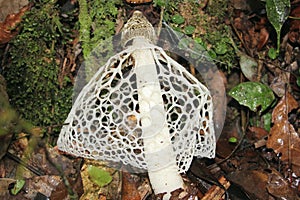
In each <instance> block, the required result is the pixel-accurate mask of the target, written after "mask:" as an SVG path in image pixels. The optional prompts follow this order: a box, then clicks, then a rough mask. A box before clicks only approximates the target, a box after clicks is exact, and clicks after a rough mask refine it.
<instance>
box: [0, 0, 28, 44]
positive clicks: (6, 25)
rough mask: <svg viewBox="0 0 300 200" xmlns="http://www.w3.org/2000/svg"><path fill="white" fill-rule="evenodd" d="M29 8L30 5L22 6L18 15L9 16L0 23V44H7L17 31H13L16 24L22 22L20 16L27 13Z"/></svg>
mask: <svg viewBox="0 0 300 200" xmlns="http://www.w3.org/2000/svg"><path fill="white" fill-rule="evenodd" d="M30 7H31V4H29V5H26V6H24V7H23V8H22V9H21V10H20V12H19V13H17V14H9V15H8V16H7V17H6V18H5V20H4V22H1V23H0V44H5V43H7V42H9V41H10V40H11V39H12V38H13V37H14V36H15V35H16V34H17V33H18V31H17V30H15V28H16V26H17V24H19V23H20V22H21V20H22V16H23V15H24V14H25V12H26V11H28V10H29V9H30Z"/></svg>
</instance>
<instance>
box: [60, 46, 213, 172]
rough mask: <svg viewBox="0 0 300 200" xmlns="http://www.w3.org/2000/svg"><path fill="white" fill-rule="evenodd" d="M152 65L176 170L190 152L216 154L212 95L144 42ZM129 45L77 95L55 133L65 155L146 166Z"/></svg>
mask: <svg viewBox="0 0 300 200" xmlns="http://www.w3.org/2000/svg"><path fill="white" fill-rule="evenodd" d="M144 48H147V49H150V50H151V51H152V54H153V57H154V59H155V62H156V65H157V73H158V77H159V81H160V85H161V91H162V98H163V100H164V108H165V110H166V116H165V118H166V120H167V123H168V128H169V130H170V137H171V141H172V144H173V149H174V152H175V154H176V162H177V166H178V167H179V172H180V173H181V172H186V171H187V170H188V168H189V166H190V164H191V161H192V159H193V156H198V157H208V158H212V157H214V156H215V135H214V128H213V120H212V119H213V116H212V110H213V105H212V98H211V96H210V92H209V91H208V89H207V88H206V87H205V86H204V85H203V84H201V83H200V82H199V81H198V80H197V79H196V78H195V77H193V76H192V75H191V74H190V73H189V72H188V71H187V70H186V69H185V68H184V67H182V66H181V65H180V64H178V63H177V62H176V61H174V60H173V59H172V58H170V57H169V56H168V55H167V54H166V53H165V52H164V51H163V50H162V49H161V48H159V47H157V46H154V45H149V46H147V47H144ZM135 50H138V49H136V48H135V47H130V48H128V49H126V50H124V51H122V52H120V53H118V54H116V55H115V56H113V57H111V59H110V60H109V61H108V62H107V63H106V65H105V66H103V67H101V68H100V69H99V71H98V72H97V73H96V74H95V75H94V76H93V78H92V79H91V80H90V81H89V83H88V84H87V85H86V86H85V87H84V88H83V89H82V91H81V92H80V94H79V96H78V97H77V99H76V101H75V103H74V105H73V107H72V110H71V112H70V113H69V115H68V118H67V119H66V121H65V123H68V125H65V126H63V128H62V130H61V133H60V136H59V138H58V143H57V145H58V148H59V149H60V150H62V151H65V152H68V153H70V154H73V155H76V156H80V157H85V158H92V159H97V160H106V161H112V162H120V163H122V164H124V165H130V166H133V167H136V168H139V169H141V170H145V171H146V170H147V163H146V162H145V160H144V149H143V138H142V131H143V130H142V126H141V123H140V116H139V105H138V93H137V86H136V74H135V68H134V67H133V66H134V60H133V58H132V53H133V52H134V51H135Z"/></svg>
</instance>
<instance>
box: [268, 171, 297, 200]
mask: <svg viewBox="0 0 300 200" xmlns="http://www.w3.org/2000/svg"><path fill="white" fill-rule="evenodd" d="M266 188H267V190H268V192H269V193H270V194H271V195H272V196H273V197H275V198H276V199H290V200H299V198H298V197H297V194H296V190H293V189H292V188H291V187H290V184H289V182H288V181H287V180H285V179H284V178H283V177H282V175H281V174H280V173H279V172H278V171H276V170H275V169H272V170H271V173H269V180H268V185H267V187H266Z"/></svg>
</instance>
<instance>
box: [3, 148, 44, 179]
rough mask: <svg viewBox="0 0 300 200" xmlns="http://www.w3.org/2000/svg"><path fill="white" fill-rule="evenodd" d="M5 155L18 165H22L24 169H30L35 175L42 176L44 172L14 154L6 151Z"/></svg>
mask: <svg viewBox="0 0 300 200" xmlns="http://www.w3.org/2000/svg"><path fill="white" fill-rule="evenodd" d="M6 155H7V156H8V157H9V158H10V159H12V160H13V161H15V162H17V163H18V164H20V165H23V166H24V167H25V168H26V169H28V170H29V171H31V172H32V173H34V174H35V175H37V176H44V175H45V173H43V172H41V171H40V170H39V169H37V168H35V167H33V166H31V165H28V164H27V163H26V162H25V161H23V160H22V159H21V158H19V157H18V156H15V155H14V154H12V153H10V152H7V153H6Z"/></svg>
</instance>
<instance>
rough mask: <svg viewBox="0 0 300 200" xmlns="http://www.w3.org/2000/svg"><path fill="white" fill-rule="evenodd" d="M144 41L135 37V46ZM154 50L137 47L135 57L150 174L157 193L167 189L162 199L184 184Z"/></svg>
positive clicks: (144, 40)
mask: <svg viewBox="0 0 300 200" xmlns="http://www.w3.org/2000/svg"><path fill="white" fill-rule="evenodd" d="M145 45H149V44H148V42H147V40H146V39H144V38H135V39H134V41H133V46H135V47H141V48H143V47H144V46H145ZM152 53H153V52H152V51H151V49H138V50H136V51H135V52H134V53H133V58H134V60H135V70H136V76H137V90H138V102H139V111H140V116H141V125H142V129H143V141H144V151H145V152H144V153H145V159H146V162H147V165H148V166H147V167H148V175H149V179H150V182H151V185H152V188H153V190H154V192H155V194H160V193H166V194H165V195H164V198H163V199H164V200H168V199H169V198H170V196H171V194H170V193H171V192H172V191H174V190H176V189H178V188H183V186H184V184H183V180H182V178H181V176H180V174H179V172H178V167H177V165H176V155H175V153H174V151H173V147H172V143H171V138H170V134H169V129H168V127H167V123H166V112H165V109H164V104H163V98H162V94H161V88H160V84H159V80H158V75H157V70H156V64H155V60H154V58H153V55H152Z"/></svg>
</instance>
